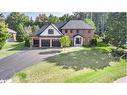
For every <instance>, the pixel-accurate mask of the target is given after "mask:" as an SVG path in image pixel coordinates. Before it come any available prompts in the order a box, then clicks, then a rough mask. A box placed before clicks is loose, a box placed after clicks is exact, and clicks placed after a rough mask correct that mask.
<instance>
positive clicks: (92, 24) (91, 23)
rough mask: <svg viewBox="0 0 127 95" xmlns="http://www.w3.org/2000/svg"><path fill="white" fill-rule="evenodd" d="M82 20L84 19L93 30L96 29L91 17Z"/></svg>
mask: <svg viewBox="0 0 127 95" xmlns="http://www.w3.org/2000/svg"><path fill="white" fill-rule="evenodd" d="M84 21H85V23H87V24H89V25H91V26H92V27H93V29H94V30H96V26H95V23H94V22H93V21H92V20H91V19H88V18H86V19H85V20H84Z"/></svg>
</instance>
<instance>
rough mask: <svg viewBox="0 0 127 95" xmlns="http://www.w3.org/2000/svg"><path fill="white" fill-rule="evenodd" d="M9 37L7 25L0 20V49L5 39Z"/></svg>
mask: <svg viewBox="0 0 127 95" xmlns="http://www.w3.org/2000/svg"><path fill="white" fill-rule="evenodd" d="M8 37H9V33H8V30H7V25H6V24H5V22H4V21H0V49H2V47H3V46H4V44H5V43H6V40H7V39H8Z"/></svg>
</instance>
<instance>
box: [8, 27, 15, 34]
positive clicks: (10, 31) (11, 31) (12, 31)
mask: <svg viewBox="0 0 127 95" xmlns="http://www.w3.org/2000/svg"><path fill="white" fill-rule="evenodd" d="M8 32H9V33H12V34H16V33H17V32H16V31H14V30H12V29H9V28H8Z"/></svg>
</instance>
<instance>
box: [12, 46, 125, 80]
mask: <svg viewBox="0 0 127 95" xmlns="http://www.w3.org/2000/svg"><path fill="white" fill-rule="evenodd" d="M110 49H111V48H110V47H101V48H100V47H96V48H83V47H81V48H67V49H65V50H64V51H62V52H61V54H60V55H57V56H54V57H51V58H48V59H47V60H45V61H43V62H41V63H39V64H36V65H33V66H31V67H28V68H26V69H25V70H23V71H21V72H18V73H17V74H15V75H14V76H13V78H12V80H13V82H113V81H114V80H116V79H118V78H120V77H123V76H127V72H126V71H125V69H126V67H127V65H126V64H127V63H126V62H125V61H121V62H120V63H119V62H114V58H113V57H112V56H111V54H110V53H109V51H110Z"/></svg>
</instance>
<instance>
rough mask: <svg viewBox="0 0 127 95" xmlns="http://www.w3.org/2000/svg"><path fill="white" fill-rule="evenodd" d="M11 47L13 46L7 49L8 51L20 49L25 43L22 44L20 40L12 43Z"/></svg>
mask: <svg viewBox="0 0 127 95" xmlns="http://www.w3.org/2000/svg"><path fill="white" fill-rule="evenodd" d="M12 47H13V48H11V49H9V50H8V51H13V50H22V49H24V48H25V44H24V42H21V43H18V44H14V45H12Z"/></svg>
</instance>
